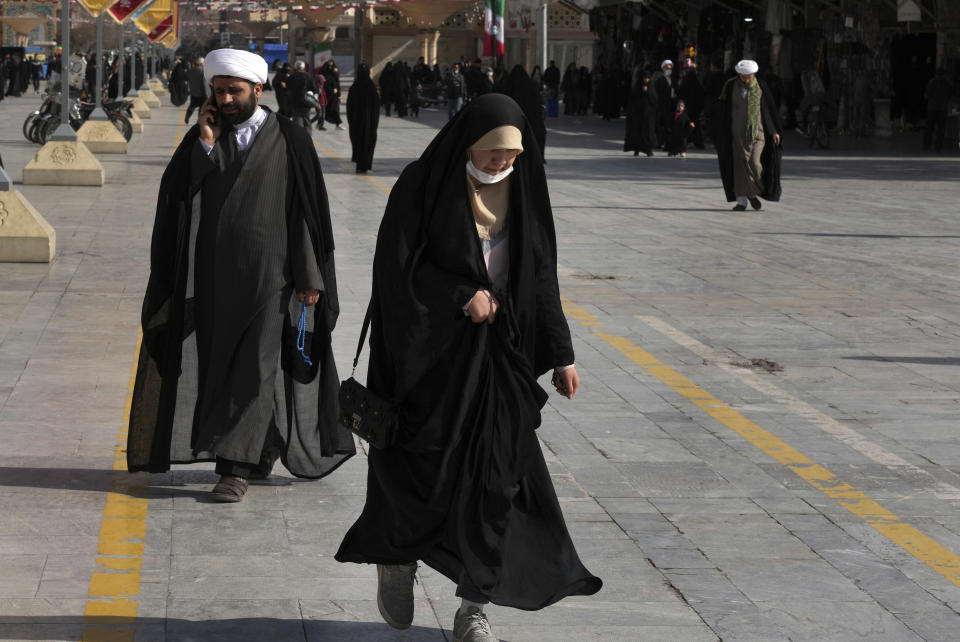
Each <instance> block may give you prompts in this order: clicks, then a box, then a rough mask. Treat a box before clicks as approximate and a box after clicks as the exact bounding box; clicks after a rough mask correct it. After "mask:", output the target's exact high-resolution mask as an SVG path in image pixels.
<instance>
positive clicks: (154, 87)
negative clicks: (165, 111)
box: [147, 79, 167, 96]
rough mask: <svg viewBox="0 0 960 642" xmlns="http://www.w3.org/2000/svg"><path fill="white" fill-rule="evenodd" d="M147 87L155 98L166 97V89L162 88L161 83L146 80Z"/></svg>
mask: <svg viewBox="0 0 960 642" xmlns="http://www.w3.org/2000/svg"><path fill="white" fill-rule="evenodd" d="M147 85H149V87H150V91H152V92H153V93H154V94H156V95H157V96H166V95H167V88H166V87H164V86H163V83H162V82H160V81H159V80H156V79H155V80H148V81H147Z"/></svg>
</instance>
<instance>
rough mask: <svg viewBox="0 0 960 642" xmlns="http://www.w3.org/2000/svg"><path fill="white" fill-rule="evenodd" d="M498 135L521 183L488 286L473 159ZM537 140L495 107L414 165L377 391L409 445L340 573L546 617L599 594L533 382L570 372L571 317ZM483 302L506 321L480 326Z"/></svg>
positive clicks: (384, 321) (392, 220)
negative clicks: (378, 572) (417, 573)
mask: <svg viewBox="0 0 960 642" xmlns="http://www.w3.org/2000/svg"><path fill="white" fill-rule="evenodd" d="M501 125H514V126H517V127H518V128H520V130H521V132H523V147H524V150H530V151H532V152H533V153H532V154H531V153H527V151H524V152H523V153H522V154H521V155H520V156H519V157H517V160H516V162H515V163H514V168H515V171H514V172H513V174H512V175H511V177H510V181H511V182H510V214H509V217H508V219H507V223H506V225H507V229H508V231H509V251H510V252H509V256H510V269H509V276H508V280H507V282H508V285H507V287H506V288H503V289H501V288H498V287H497V286H496V285H494V283H493V281H492V280H491V278H490V275H489V274H488V273H487V269H486V264H485V261H484V256H483V250H482V246H481V242H480V239H479V236H478V233H477V228H476V224H475V222H474V216H473V212H472V209H471V207H470V204H469V195H468V193H467V189H468V188H467V181H466V169H465V164H466V152H467V149H468V148H469V147H470V145H472V144H473V143H474V142H476V141H477V140H478V139H479V138H480V137H481V136H482V135H483V134H485V133H486V132H488V131H490V130H491V129H493V128H495V127H498V126H501ZM536 144H537V143H536V139H535V137H534V133H533V130H532V128H531V127H530V126H529V125H528V124H527V121H526V119H525V118H524V116H523V112H522V111H521V109H520V107H519V106H518V105H517V104H516V103H515V102H514V101H513V100H512V99H510V98H509V97H507V96H505V95H503V94H495V93H491V94H485V95H483V96H480V97H479V98H476V99H474V100H473V101H471V102H470V104H469V105H468V106H467V107H465V108H464V109H462V110H461V111H460V112H459V113H458V114H457V115H456V116H455V117H454V118H453V119H451V120H450V121H449V122H448V123H447V125H446V126H445V127H444V128H443V129H442V130H441V131H440V133H439V134H438V135H437V136H436V138H434V140H433V142H432V143H430V145H429V146H428V148H427V149H426V151H425V152H424V153H423V155H422V156H421V157H420V159H419V160H417V161H414V162H413V163H411V164H410V165H408V166H407V167H406V168H405V169H404V171H403V173H402V174H401V175H400V178H399V179H398V180H397V182H396V184H395V185H394V187H393V190H392V191H391V193H390V198H389V199H388V202H387V207H386V211H385V213H384V216H383V220H382V222H381V224H380V230H379V233H378V235H377V247H376V252H375V256H374V264H373V291H372V298H371V304H370V305H371V326H370V361H369V367H368V375H367V385H368V386H369V387H370V389H371V390H374V391H376V392H377V393H379V394H381V395H382V396H384V397H387V398H389V399H393V400H394V401H396V402H397V403H398V405H399V408H400V412H401V429H400V435H399V436H398V439H397V442H396V443H395V444H394V445H393V446H391V447H389V448H385V449H378V448H374V447H371V448H370V451H369V457H368V463H369V469H368V476H367V497H366V504H365V506H364V508H363V512H362V514H361V515H360V517H359V518H358V519H357V521H356V523H354V525H353V526H352V527H351V528H350V530H349V531H348V532H347V534H346V535H345V537H344V540H343V543H342V544H341V545H340V550H339V551H338V552H337V555H336V559H337V560H339V561H341V562H356V563H377V564H398V563H405V562H412V561H415V560H423V561H424V562H425V563H426V564H428V565H429V566H431V567H432V568H434V569H436V570H437V571H439V572H440V573H442V574H443V575H445V576H446V577H448V578H449V579H451V580H452V581H454V582H460V581H461V580H463V579H464V575H466V578H467V579H469V580H470V583H471V584H472V585H473V586H475V587H476V588H477V589H478V590H480V591H481V592H482V593H483V594H484V595H485V596H486V597H487V598H488V599H489V600H490V601H491V602H493V603H495V604H500V605H504V606H511V607H515V608H520V609H527V610H533V609H539V608H543V607H545V606H547V605H549V604H552V603H554V602H556V601H557V600H560V599H562V598H563V597H566V596H569V595H592V594H593V593H596V592H597V591H598V590H600V587H601V584H602V583H601V581H600V579H598V578H597V577H594V576H593V575H592V574H591V573H590V572H589V571H587V569H586V568H584V566H583V564H582V563H581V561H580V558H579V557H578V555H577V552H576V550H575V548H574V546H573V542H572V541H571V539H570V535H569V533H568V531H567V528H566V524H565V523H564V520H563V515H562V513H561V511H560V505H559V502H558V501H557V496H556V492H555V490H554V488H553V483H552V481H551V478H550V474H549V472H548V470H547V467H546V463H545V461H544V457H543V453H542V451H541V449H540V444H539V441H538V439H537V435H536V429H537V428H538V427H539V425H540V420H541V418H540V409H541V408H542V407H543V405H544V404H545V403H546V400H547V393H546V392H545V391H544V390H543V389H542V388H541V387H540V385H539V384H538V383H537V376H538V375H540V374H542V373H544V372H546V371H547V370H549V369H551V368H553V367H555V366H562V365H566V364H570V363H573V361H574V355H573V347H572V343H571V340H570V330H569V327H568V326H567V323H566V319H565V317H564V315H563V311H562V309H561V306H560V296H559V287H558V283H557V273H556V237H555V233H554V226H553V214H552V211H551V208H550V198H549V194H548V193H547V185H546V177H545V175H544V169H543V163H542V161H541V159H540V155H539V150H538V149H537V147H536ZM481 288H488V289H490V290H491V291H494V292H495V293H496V296H497V298H498V300H499V301H500V303H501V306H502V307H501V309H500V311H499V312H498V314H497V317H496V320H495V322H494V323H492V324H487V323H479V324H477V323H473V322H472V321H471V320H470V318H469V317H466V316H464V313H463V306H464V305H465V304H466V303H467V302H468V301H469V300H470V299H471V298H472V296H473V295H474V294H475V293H476V292H477V290H479V289H481Z"/></svg>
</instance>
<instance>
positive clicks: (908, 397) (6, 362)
mask: <svg viewBox="0 0 960 642" xmlns="http://www.w3.org/2000/svg"><path fill="white" fill-rule="evenodd" d="M35 102H36V101H35V100H34V99H33V98H20V99H13V100H7V101H4V102H3V103H0V145H2V154H3V157H4V160H5V161H6V163H7V167H8V171H9V172H10V173H11V175H12V176H13V178H14V179H15V180H17V181H19V179H20V172H21V169H22V167H23V165H24V164H25V163H26V162H27V160H28V159H29V158H30V156H31V155H32V153H33V152H34V148H33V147H32V146H31V145H30V144H28V143H26V142H25V141H24V140H23V139H22V137H21V134H20V131H19V129H20V124H21V122H22V119H23V117H24V116H25V114H26V112H27V110H28V109H30V108H32V106H33V104H34V103H35ZM179 121H180V112H179V110H175V109H173V108H171V107H169V106H168V107H166V108H164V109H161V110H159V112H154V118H152V119H151V120H148V121H146V122H145V127H146V130H145V133H144V134H143V135H142V136H138V137H136V138H135V139H134V141H133V142H132V144H131V145H130V151H129V153H128V154H127V155H126V156H117V157H111V156H105V155H104V156H101V157H100V158H101V161H102V163H103V165H104V167H105V169H106V172H107V184H106V185H104V186H103V187H102V188H89V187H86V188H70V187H59V188H57V187H21V189H22V191H23V193H24V194H25V195H26V196H27V197H28V198H29V200H30V201H31V202H32V203H33V205H34V206H35V207H36V208H37V209H38V210H39V211H41V212H42V213H43V214H44V215H45V216H46V217H47V219H48V220H49V221H50V223H51V224H53V225H54V227H55V228H56V230H57V238H58V248H57V258H56V261H55V262H54V263H52V264H51V265H14V264H0V446H2V447H0V640H14V639H28V640H77V639H80V638H81V636H84V639H88V640H106V639H136V640H145V641H146V640H230V641H233V640H284V641H285V640H309V641H311V642H313V641H319V640H334V641H339V640H364V641H366V640H444V639H450V632H449V631H450V628H451V626H452V617H453V612H454V609H455V607H456V601H455V599H454V598H453V587H452V586H451V585H450V584H449V583H448V582H447V581H446V580H445V579H444V578H442V577H440V576H438V575H437V574H436V573H433V572H431V571H430V570H429V569H422V570H421V573H420V576H419V580H420V581H419V583H418V585H417V588H416V590H417V614H416V619H415V622H414V626H413V627H412V628H411V629H410V630H409V631H407V632H395V631H392V630H391V629H389V628H388V627H387V626H386V625H385V624H383V623H382V622H381V620H380V618H379V616H378V613H377V608H376V604H375V586H376V582H375V575H374V571H373V569H372V568H365V567H359V566H347V565H341V564H337V563H336V562H334V561H333V560H332V557H331V556H332V554H333V552H334V551H335V549H336V547H337V545H338V543H339V540H340V537H341V535H342V533H343V532H344V530H345V529H346V527H347V526H348V524H349V523H350V521H351V520H352V519H353V517H354V516H355V515H356V514H357V513H358V511H359V509H360V506H361V501H362V495H363V489H364V473H365V461H364V458H363V456H358V457H356V458H355V459H353V460H352V461H350V462H349V463H348V464H347V465H345V466H344V467H343V468H342V469H341V470H340V471H338V472H337V473H336V474H334V475H332V476H330V477H328V478H327V479H324V480H322V481H320V482H311V483H305V482H301V481H297V480H294V479H291V478H290V477H288V476H286V475H283V474H281V475H279V476H277V477H275V479H274V482H273V483H270V484H265V485H257V486H254V487H253V488H252V489H251V492H250V494H249V496H248V498H247V500H246V501H245V502H244V503H242V504H240V505H215V504H211V503H209V502H208V500H207V496H206V493H207V491H208V490H209V488H210V486H211V483H212V482H213V481H214V479H215V477H214V475H213V473H212V471H211V470H210V469H209V466H194V467H183V468H181V469H178V470H176V471H174V472H171V473H170V474H167V475H155V476H146V475H138V476H129V475H127V474H126V473H123V472H114V470H113V468H114V465H115V464H114V462H115V460H116V458H117V456H118V450H117V446H118V444H122V438H121V434H122V431H123V430H124V420H125V412H126V408H125V403H126V400H127V395H128V385H129V382H130V375H131V365H132V362H133V358H134V352H135V346H136V343H137V332H138V311H139V306H140V300H141V296H142V293H143V288H144V285H145V283H146V276H147V263H148V260H147V259H148V247H149V239H150V230H151V226H152V218H153V208H154V199H155V196H156V190H157V185H158V182H159V178H160V174H161V171H162V169H163V167H164V166H165V164H166V162H167V159H168V158H169V156H170V154H171V152H172V149H173V146H174V144H175V142H176V141H177V140H178V138H179V136H180V135H182V132H183V126H182V125H181V124H180V122H179ZM381 123H382V125H381V132H380V144H379V146H378V148H377V157H376V160H375V172H374V174H373V175H372V176H370V177H358V176H356V175H355V174H354V173H353V169H352V166H351V165H350V164H349V163H347V162H345V158H349V142H348V139H347V136H346V132H338V131H333V130H331V131H328V132H318V133H316V134H315V137H316V139H317V141H318V146H319V149H320V153H321V157H322V158H323V163H324V167H325V172H326V180H327V186H328V188H329V191H330V197H331V208H332V211H333V213H334V215H335V220H334V226H335V234H336V239H337V261H338V267H339V277H340V292H341V299H342V304H343V313H342V316H341V320H340V324H339V326H338V328H337V331H336V334H335V348H336V351H337V355H338V359H339V363H340V366H341V369H342V371H343V372H345V371H346V370H347V368H348V362H349V359H350V358H351V355H352V350H353V346H354V345H355V341H356V337H357V333H358V330H359V325H360V320H361V316H362V305H363V302H364V301H365V299H366V297H367V294H368V292H369V275H370V272H369V270H370V263H371V257H372V249H373V243H374V238H375V234H376V227H377V223H378V221H379V217H380V215H381V213H382V210H383V206H384V203H385V200H386V192H387V190H389V187H390V185H391V184H392V183H393V181H394V180H395V178H396V176H397V173H398V172H399V170H400V169H401V168H402V166H403V165H404V164H405V163H406V162H408V161H409V160H410V159H411V158H412V157H413V156H415V155H416V154H418V153H419V152H420V150H422V148H423V147H424V145H425V144H426V142H427V141H428V140H429V139H430V138H431V136H432V135H433V133H434V131H435V129H436V127H437V126H438V125H440V124H441V116H440V114H438V113H437V112H426V113H424V114H423V117H422V119H421V120H419V121H416V120H399V119H396V118H388V119H384V120H382V121H381ZM622 126H623V125H622V121H620V122H615V123H603V122H601V121H599V120H594V119H590V120H586V121H573V120H562V121H559V122H556V121H555V122H553V123H551V129H550V133H549V139H548V144H549V149H548V159H549V164H548V175H549V179H550V182H551V183H550V185H551V192H552V198H553V205H554V213H555V216H556V220H557V230H558V240H559V248H560V259H559V267H560V284H561V290H562V292H563V294H564V296H565V298H566V299H567V304H568V312H569V315H570V318H571V327H572V330H573V333H574V340H575V344H576V349H577V363H578V367H579V369H580V372H581V374H582V376H583V388H582V391H581V392H580V393H579V394H578V396H577V398H576V399H575V400H574V401H567V400H564V399H557V398H556V397H553V398H551V400H550V402H549V404H548V406H547V407H546V408H545V411H544V425H543V427H542V428H541V429H540V431H539V434H540V437H541V439H542V442H543V447H544V451H545V453H546V456H547V459H548V462H549V465H550V468H551V472H552V474H553V477H554V481H555V484H556V488H557V492H558V494H559V496H560V497H561V501H562V503H563V507H564V510H565V512H566V514H567V518H568V520H569V524H570V528H571V531H572V533H573V536H574V538H575V540H576V543H577V545H578V547H579V550H580V553H581V556H582V557H583V559H584V561H585V563H586V564H587V566H588V567H589V568H590V569H591V570H593V571H594V572H595V573H596V574H598V575H600V576H601V577H602V578H603V579H604V581H605V585H604V588H603V590H602V591H601V592H600V593H599V594H598V595H596V596H594V597H591V598H574V599H568V600H564V601H563V602H561V603H560V604H558V605H556V606H554V607H551V608H549V609H546V610H544V611H541V612H536V613H526V612H517V611H511V610H509V609H503V608H497V607H491V608H490V609H489V613H490V618H491V621H492V623H493V625H494V627H495V631H496V632H497V633H498V634H499V636H500V637H501V638H502V639H504V640H513V641H520V640H570V641H579V640H631V641H633V640H715V639H723V640H854V639H863V640H871V641H873V640H896V641H905V640H951V639H956V629H957V624H958V622H960V617H958V610H960V558H958V557H957V556H958V555H960V517H958V513H957V511H956V508H957V506H958V502H960V442H958V440H957V438H956V433H957V430H958V428H957V417H958V411H960V403H958V399H960V354H958V346H960V343H958V339H960V337H958V334H960V294H958V292H960V274H958V267H960V262H958V260H957V256H958V251H957V250H958V246H960V221H958V218H957V208H958V205H957V204H958V201H960V188H958V184H957V177H958V170H960V162H958V158H957V156H956V155H952V156H944V157H924V156H921V155H918V154H906V153H899V152H897V151H896V149H895V147H894V146H893V145H886V146H885V147H884V146H882V145H881V146H880V148H879V151H877V149H874V150H872V151H869V152H863V153H861V152H857V151H855V150H856V145H847V146H843V151H839V152H829V151H828V152H818V153H813V152H810V151H809V150H807V149H806V147H805V146H804V145H803V143H802V141H799V140H797V139H795V138H794V137H792V136H788V138H787V150H788V151H787V154H788V155H787V158H786V159H785V161H784V173H785V180H784V200H783V202H782V203H779V204H769V205H768V206H766V207H765V209H764V210H763V211H762V212H759V213H757V212H752V211H749V212H744V213H733V212H730V211H729V208H728V204H726V203H725V202H724V201H723V198H722V192H721V191H720V189H719V183H718V178H717V171H716V162H715V160H714V158H713V157H712V156H710V155H709V154H707V153H704V152H693V153H691V156H690V157H689V158H688V159H686V160H679V159H668V158H665V157H657V158H653V159H646V158H634V157H632V156H627V155H624V154H622V153H621V152H619V149H618V145H619V140H620V138H619V137H620V135H621V131H622ZM754 360H756V361H754ZM762 360H766V361H762ZM119 457H121V459H122V453H119ZM121 465H122V461H121ZM104 596H113V597H104ZM85 615H86V619H85ZM98 615H99V616H100V617H99V618H98V617H95V616H98ZM134 616H135V617H134Z"/></svg>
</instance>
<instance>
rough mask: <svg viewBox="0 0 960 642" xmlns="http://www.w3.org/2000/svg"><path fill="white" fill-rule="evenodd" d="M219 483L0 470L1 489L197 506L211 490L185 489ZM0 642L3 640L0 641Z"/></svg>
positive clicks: (272, 482) (184, 473)
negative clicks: (174, 500)
mask: <svg viewBox="0 0 960 642" xmlns="http://www.w3.org/2000/svg"><path fill="white" fill-rule="evenodd" d="M218 479H219V475H217V474H216V473H215V472H213V471H212V470H179V469H178V470H173V471H170V472H168V473H163V474H155V475H150V474H147V473H134V474H130V473H127V472H124V471H118V470H101V469H96V468H26V467H24V468H20V467H14V466H4V467H0V487H21V488H47V489H50V490H75V491H86V492H90V491H92V492H101V493H110V492H114V493H123V494H124V495H129V496H130V497H137V498H141V499H158V498H166V497H193V498H194V499H196V500H197V501H198V502H200V503H212V500H211V499H210V489H209V488H203V489H196V488H186V487H185V485H186V484H190V485H196V484H203V485H208V486H213V485H214V484H216V483H217V480H218ZM309 481H311V480H298V479H291V478H289V477H280V476H276V475H274V476H271V477H270V478H269V479H266V480H260V481H251V482H250V485H251V486H289V485H291V484H294V483H298V482H303V483H306V482H309ZM0 622H2V620H0ZM0 639H3V638H2V637H0Z"/></svg>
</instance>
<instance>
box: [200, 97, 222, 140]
mask: <svg viewBox="0 0 960 642" xmlns="http://www.w3.org/2000/svg"><path fill="white" fill-rule="evenodd" d="M215 101H216V99H215V98H213V97H212V96H211V97H210V98H208V99H207V101H206V102H205V103H203V107H202V108H201V109H200V115H199V116H198V117H197V124H198V125H200V140H202V141H203V142H205V143H206V144H207V145H211V146H212V145H213V144H214V143H216V142H217V139H218V138H220V112H219V110H218V109H217V107H216V102H215Z"/></svg>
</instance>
